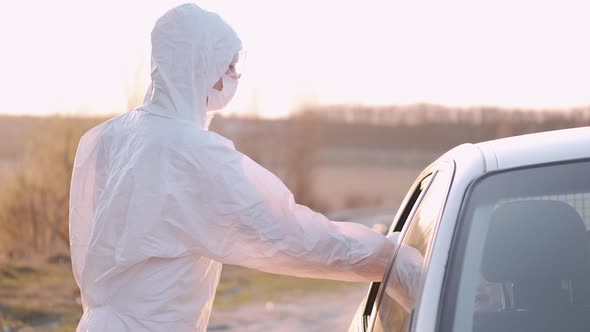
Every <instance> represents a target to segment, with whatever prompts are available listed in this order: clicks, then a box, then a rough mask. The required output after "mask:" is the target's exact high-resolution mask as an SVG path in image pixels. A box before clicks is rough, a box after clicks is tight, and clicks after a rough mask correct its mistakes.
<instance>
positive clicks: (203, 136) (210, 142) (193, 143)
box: [184, 128, 235, 150]
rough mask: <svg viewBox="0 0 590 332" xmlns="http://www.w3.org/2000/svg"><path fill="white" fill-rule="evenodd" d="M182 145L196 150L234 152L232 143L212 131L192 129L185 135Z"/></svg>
mask: <svg viewBox="0 0 590 332" xmlns="http://www.w3.org/2000/svg"><path fill="white" fill-rule="evenodd" d="M184 136H185V139H184V143H185V144H186V145H185V146H186V147H189V148H198V149H231V150H235V146H234V143H233V142H232V141H231V140H230V139H228V138H226V137H224V136H222V135H220V134H218V133H216V132H213V131H208V130H201V129H198V128H193V130H187V131H186V133H185V135H184Z"/></svg>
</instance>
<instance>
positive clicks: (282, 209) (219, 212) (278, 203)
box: [185, 137, 394, 281]
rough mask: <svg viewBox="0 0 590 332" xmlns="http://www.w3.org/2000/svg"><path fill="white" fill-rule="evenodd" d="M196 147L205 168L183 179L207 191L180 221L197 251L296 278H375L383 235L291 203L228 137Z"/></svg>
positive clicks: (384, 247)
mask: <svg viewBox="0 0 590 332" xmlns="http://www.w3.org/2000/svg"><path fill="white" fill-rule="evenodd" d="M214 138H217V137H214ZM196 153H197V154H196V155H195V159H194V160H193V161H192V162H193V163H196V164H195V165H197V164H200V166H201V167H199V168H200V172H202V167H207V168H208V169H207V171H206V172H204V173H205V174H201V175H200V176H198V178H197V179H196V181H195V182H194V183H190V184H187V185H191V186H202V188H207V190H209V191H210V192H209V193H208V195H202V196H201V197H202V199H204V200H205V202H199V203H198V204H199V208H202V209H203V210H202V211H201V213H200V216H201V217H200V218H197V219H198V220H194V222H192V223H189V224H188V225H185V227H187V229H186V232H187V233H188V234H192V235H193V236H194V245H195V246H194V249H195V251H197V252H198V253H199V254H200V255H202V256H205V257H210V258H212V259H214V260H217V261H219V262H222V263H226V264H234V265H241V266H245V267H249V268H254V269H258V270H262V271H267V272H272V273H279V274H288V275H294V276H299V277H313V278H325V279H337V280H347V281H380V280H381V278H382V276H383V273H384V271H385V268H386V266H387V264H388V261H389V258H390V257H391V255H392V254H393V249H394V243H393V242H392V241H388V240H387V239H386V238H385V236H383V235H382V234H380V233H378V232H376V231H374V230H372V229H370V228H368V227H366V226H364V225H361V224H356V223H347V222H333V221H330V220H328V219H326V217H324V216H323V215H321V214H319V213H315V212H313V211H312V210H310V209H309V208H307V207H305V206H302V205H298V204H296V203H295V201H294V199H293V195H292V193H291V192H290V191H289V190H288V189H287V187H286V186H285V185H284V184H283V183H282V182H281V181H280V180H279V179H278V178H277V177H276V176H274V175H273V174H272V173H270V172H269V171H267V170H266V169H264V168H263V167H261V166H260V165H258V164H256V163H255V162H254V161H252V160H251V159H250V158H248V157H246V156H244V155H242V154H241V153H239V152H237V151H236V150H235V149H234V148H233V145H232V144H231V143H225V142H224V144H220V143H218V142H213V143H212V144H205V146H204V147H203V146H202V147H200V148H199V149H198V151H197V152H196ZM197 166H199V165H197Z"/></svg>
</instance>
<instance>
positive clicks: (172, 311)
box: [70, 4, 394, 332]
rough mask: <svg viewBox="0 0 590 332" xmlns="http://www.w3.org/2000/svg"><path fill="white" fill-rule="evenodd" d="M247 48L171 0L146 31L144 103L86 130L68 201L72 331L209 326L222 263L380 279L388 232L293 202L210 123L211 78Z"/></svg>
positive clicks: (214, 18) (200, 13)
mask: <svg viewBox="0 0 590 332" xmlns="http://www.w3.org/2000/svg"><path fill="white" fill-rule="evenodd" d="M240 49H241V42H240V40H239V39H238V37H237V35H236V33H235V32H234V31H233V30H232V29H231V28H230V26H229V25H227V24H226V23H225V22H224V21H223V20H222V19H221V18H220V17H219V16H218V15H217V14H214V13H211V12H208V11H205V10H202V9H200V8H199V7H197V6H196V5H192V4H186V5H182V6H179V7H176V8H174V9H172V10H170V11H168V12H167V13H166V14H164V15H163V16H162V17H161V18H160V19H159V20H158V21H157V22H156V25H155V27H154V29H153V31H152V72H151V77H152V90H151V91H149V92H148V94H147V98H146V102H145V103H144V105H142V106H141V107H139V108H138V109H137V110H135V111H133V112H130V113H126V114H123V115H121V116H118V117H116V118H114V119H111V120H109V121H107V122H105V123H103V124H101V125H99V126H97V127H95V128H93V129H91V130H90V131H88V132H87V133H86V134H85V135H84V136H83V137H82V138H81V140H80V144H79V147H78V151H77V154H76V160H75V165H74V171H73V178H72V187H71V201H70V245H71V255H72V264H73V272H74V276H75V279H76V282H77V283H78V285H79V287H80V289H81V298H82V304H83V309H84V314H83V316H82V318H81V320H80V322H79V325H78V328H77V331H84V332H105V331H108V332H123V331H127V332H131V331H132V332H139V331H152V332H154V331H161V332H164V331H166V332H169V331H174V332H189V331H205V330H206V327H207V322H208V318H209V314H210V310H211V304H212V302H213V298H214V295H215V289H216V287H217V284H218V281H219V275H220V272H221V267H222V264H235V265H241V266H245V267H249V268H254V269H258V270H262V271H268V272H273V273H281V274H289V275H294V276H301V277H314V278H329V279H339V280H349V281H378V280H380V279H381V277H382V274H383V272H384V270H385V268H386V266H387V263H388V260H389V258H390V255H391V254H392V251H393V247H394V244H393V242H392V241H388V240H386V238H385V237H384V236H383V235H381V234H379V233H377V232H375V231H373V230H371V229H370V228H367V227H365V226H363V225H360V224H355V223H344V222H332V221H329V220H327V219H326V218H325V217H324V216H323V215H321V214H318V213H315V212H313V211H311V210H310V209H308V208H306V207H304V206H301V205H298V204H296V203H295V202H294V200H293V195H292V194H291V192H290V191H289V190H288V189H287V188H286V187H285V185H283V183H282V182H281V181H280V180H279V179H278V178H277V177H275V176H274V175H273V174H271V173H270V172H268V171H267V170H265V169H264V168H263V167H261V166H259V165H258V164H256V163H255V162H254V161H252V160H251V159H249V158H248V157H246V156H244V155H242V154H241V153H239V152H237V151H236V150H235V149H234V146H233V144H232V142H231V141H229V140H227V139H225V138H223V137H221V136H220V135H218V134H215V133H213V132H210V131H207V128H206V118H207V117H206V100H207V91H208V90H209V89H210V88H211V87H212V86H213V85H214V84H215V83H216V82H217V81H218V80H219V79H220V77H221V76H222V74H224V72H225V71H226V70H227V68H228V66H229V64H230V62H231V61H232V58H233V57H234V56H235V55H236V53H237V52H238V51H239V50H240ZM285 148H287V149H288V148H289V147H288V146H286V147H285Z"/></svg>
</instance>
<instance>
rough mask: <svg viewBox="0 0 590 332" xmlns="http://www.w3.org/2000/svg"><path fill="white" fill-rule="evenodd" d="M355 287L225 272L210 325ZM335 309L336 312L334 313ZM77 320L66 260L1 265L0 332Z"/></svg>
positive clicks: (65, 325) (60, 326)
mask: <svg viewBox="0 0 590 332" xmlns="http://www.w3.org/2000/svg"><path fill="white" fill-rule="evenodd" d="M355 287H357V289H358V287H359V284H352V283H346V282H338V281H329V280H314V279H302V278H295V277H288V276H280V275H274V274H269V273H263V272H259V271H254V270H249V269H245V268H241V267H236V266H224V268H223V272H222V274H221V280H220V284H219V287H218V289H217V296H216V299H215V302H214V304H213V314H212V321H215V322H216V323H215V324H217V325H220V324H223V321H224V319H227V317H228V316H227V315H233V314H234V313H236V312H238V311H239V310H240V308H241V307H243V306H246V307H248V306H249V305H250V306H251V308H256V306H257V304H260V303H262V304H266V303H285V302H290V301H292V300H297V299H299V300H301V299H303V301H305V298H306V296H307V295H309V294H316V295H319V294H339V293H343V294H344V293H346V294H347V292H348V291H349V290H350V289H351V288H355ZM360 287H362V285H361V286H360ZM310 301H313V299H310ZM333 309H334V311H335V312H338V308H337V307H334V308H333ZM81 315H82V308H81V305H80V293H79V290H78V288H77V286H76V284H75V282H74V279H73V276H72V272H71V266H70V265H69V263H67V260H64V262H62V263H55V264H48V263H42V262H37V263H31V262H7V261H4V262H1V263H0V331H3V332H4V331H10V332H17V331H18V332H26V331H46V332H66V331H67V332H70V331H74V330H75V326H76V324H77V322H78V320H79V318H80V316H81ZM224 317H225V318H224ZM262 319H263V317H260V320H262ZM9 328H10V329H9ZM3 329H4V330H3Z"/></svg>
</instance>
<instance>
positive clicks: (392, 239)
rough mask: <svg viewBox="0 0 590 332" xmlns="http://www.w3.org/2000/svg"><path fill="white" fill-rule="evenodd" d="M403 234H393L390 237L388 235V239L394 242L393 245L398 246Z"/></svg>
mask: <svg viewBox="0 0 590 332" xmlns="http://www.w3.org/2000/svg"><path fill="white" fill-rule="evenodd" d="M400 235H401V232H393V233H391V234H389V235H387V239H388V240H389V241H391V242H393V244H398V243H399V240H400V239H399V238H400Z"/></svg>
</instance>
